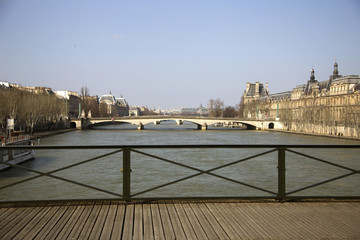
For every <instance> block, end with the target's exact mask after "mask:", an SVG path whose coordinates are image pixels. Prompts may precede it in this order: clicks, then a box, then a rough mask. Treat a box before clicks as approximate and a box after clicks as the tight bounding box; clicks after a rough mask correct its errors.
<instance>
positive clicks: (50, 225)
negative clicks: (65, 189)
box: [36, 206, 69, 239]
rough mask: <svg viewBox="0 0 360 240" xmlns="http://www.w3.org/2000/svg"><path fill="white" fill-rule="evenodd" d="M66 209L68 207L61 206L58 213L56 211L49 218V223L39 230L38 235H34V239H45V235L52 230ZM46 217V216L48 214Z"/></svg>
mask: <svg viewBox="0 0 360 240" xmlns="http://www.w3.org/2000/svg"><path fill="white" fill-rule="evenodd" d="M68 208H69V206H61V207H60V208H59V210H58V211H56V212H55V213H54V214H53V215H52V216H49V217H50V219H49V221H48V222H47V223H46V224H45V226H44V227H43V228H42V229H41V231H40V232H39V233H38V235H36V239H46V237H47V235H48V234H49V233H50V232H51V231H52V230H53V228H54V226H55V225H56V223H57V222H58V221H59V219H61V217H62V216H63V215H64V213H65V212H66V211H67V209H68ZM46 216H48V214H47V215H46Z"/></svg>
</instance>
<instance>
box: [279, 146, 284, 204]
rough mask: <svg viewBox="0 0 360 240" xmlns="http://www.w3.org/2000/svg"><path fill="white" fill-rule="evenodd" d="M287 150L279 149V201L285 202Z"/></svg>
mask: <svg viewBox="0 0 360 240" xmlns="http://www.w3.org/2000/svg"><path fill="white" fill-rule="evenodd" d="M285 170H286V169H285V148H284V147H278V200H279V201H283V200H284V198H285V195H286V184H285V180H286V175H285Z"/></svg>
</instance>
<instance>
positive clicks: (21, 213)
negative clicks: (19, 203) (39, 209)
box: [0, 207, 33, 239]
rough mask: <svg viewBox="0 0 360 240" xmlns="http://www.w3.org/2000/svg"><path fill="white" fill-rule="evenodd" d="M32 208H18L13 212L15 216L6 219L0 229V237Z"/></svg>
mask: <svg viewBox="0 0 360 240" xmlns="http://www.w3.org/2000/svg"><path fill="white" fill-rule="evenodd" d="M32 210H33V208H30V207H29V208H19V209H17V210H16V211H15V212H14V214H15V217H14V218H12V219H11V221H6V223H7V224H6V225H5V226H4V227H3V228H2V229H1V230H0V239H4V238H3V237H4V236H5V235H6V234H7V233H8V232H9V231H10V230H11V229H13V228H14V227H15V226H16V225H17V224H18V223H19V222H20V221H21V220H22V219H23V218H24V217H26V216H27V215H28V214H30V213H31V211H32Z"/></svg>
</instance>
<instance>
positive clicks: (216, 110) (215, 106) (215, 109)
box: [208, 98, 224, 117]
mask: <svg viewBox="0 0 360 240" xmlns="http://www.w3.org/2000/svg"><path fill="white" fill-rule="evenodd" d="M208 109H209V116H210V117H221V116H222V113H223V111H224V102H223V101H221V100H220V99H219V98H217V99H215V100H214V99H210V100H209V103H208Z"/></svg>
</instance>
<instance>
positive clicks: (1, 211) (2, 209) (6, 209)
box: [0, 207, 11, 221]
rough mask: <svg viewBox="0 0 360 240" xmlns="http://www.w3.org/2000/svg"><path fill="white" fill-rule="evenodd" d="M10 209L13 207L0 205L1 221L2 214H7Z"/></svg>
mask: <svg viewBox="0 0 360 240" xmlns="http://www.w3.org/2000/svg"><path fill="white" fill-rule="evenodd" d="M8 210H11V208H1V207H0V221H1V219H2V216H1V215H3V214H6V212H7V211H8Z"/></svg>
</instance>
